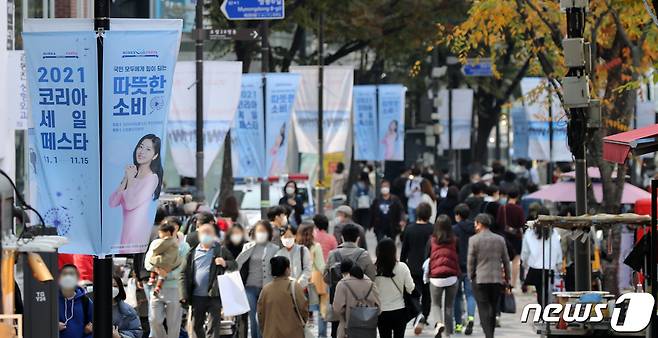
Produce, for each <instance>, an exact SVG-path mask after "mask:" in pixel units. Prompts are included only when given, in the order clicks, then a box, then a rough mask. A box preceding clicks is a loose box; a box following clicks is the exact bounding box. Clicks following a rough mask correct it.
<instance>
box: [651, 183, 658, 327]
mask: <svg viewBox="0 0 658 338" xmlns="http://www.w3.org/2000/svg"><path fill="white" fill-rule="evenodd" d="M656 190H658V180H656V179H652V180H651V233H650V236H651V237H650V238H649V239H650V240H651V243H650V244H649V277H650V278H649V279H650V285H651V296H653V299H656V298H657V297H658V276H656V254H655V253H656V249H657V248H658V234H656V231H658V230H657V229H658V228H657V227H656V223H657V222H656V219H657V218H658V191H656ZM651 313H652V317H653V318H652V319H651V322H650V323H651V324H650V325H651V328H650V331H651V335H650V337H651V338H657V337H658V322H657V319H658V318H656V302H654V303H653V310H652V312H651Z"/></svg>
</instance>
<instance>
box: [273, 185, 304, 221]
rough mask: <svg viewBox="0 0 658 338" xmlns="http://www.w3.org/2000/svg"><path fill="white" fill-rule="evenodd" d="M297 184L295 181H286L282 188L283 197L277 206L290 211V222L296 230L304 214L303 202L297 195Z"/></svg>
mask: <svg viewBox="0 0 658 338" xmlns="http://www.w3.org/2000/svg"><path fill="white" fill-rule="evenodd" d="M298 192H299V190H298V189H297V183H295V181H288V183H286V185H285V186H284V187H283V197H281V199H280V200H279V205H282V206H284V207H286V208H288V209H290V210H292V212H291V215H290V216H291V217H290V222H291V223H293V226H294V227H295V228H297V226H299V225H300V224H302V215H303V214H304V200H303V199H302V196H301V195H300V194H299V193H298Z"/></svg>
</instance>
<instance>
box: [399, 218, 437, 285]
mask: <svg viewBox="0 0 658 338" xmlns="http://www.w3.org/2000/svg"><path fill="white" fill-rule="evenodd" d="M433 231H434V229H433V226H432V224H430V223H427V224H418V223H414V224H411V225H409V226H408V227H407V228H406V229H405V230H404V239H403V240H402V251H401V252H400V261H401V262H404V263H406V264H407V266H408V267H409V270H410V271H411V275H412V276H422V275H423V262H425V259H426V258H427V252H426V249H427V242H428V241H429V239H430V237H431V236H432V232H433Z"/></svg>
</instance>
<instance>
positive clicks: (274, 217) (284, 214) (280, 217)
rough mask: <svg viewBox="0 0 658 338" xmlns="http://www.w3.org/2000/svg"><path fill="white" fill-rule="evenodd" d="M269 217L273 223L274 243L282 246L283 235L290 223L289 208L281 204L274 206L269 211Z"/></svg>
mask: <svg viewBox="0 0 658 338" xmlns="http://www.w3.org/2000/svg"><path fill="white" fill-rule="evenodd" d="M267 219H268V220H269V221H270V223H271V224H272V243H274V244H276V245H278V246H279V248H280V247H281V235H282V234H283V233H282V231H283V229H284V228H285V227H286V226H287V225H288V210H287V209H286V208H284V207H282V206H280V205H277V206H273V207H271V208H270V209H269V210H268V211H267Z"/></svg>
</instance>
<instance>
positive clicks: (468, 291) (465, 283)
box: [455, 274, 475, 324]
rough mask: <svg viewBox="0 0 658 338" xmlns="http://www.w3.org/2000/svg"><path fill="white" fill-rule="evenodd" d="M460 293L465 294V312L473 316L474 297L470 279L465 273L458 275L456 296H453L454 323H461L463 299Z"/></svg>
mask: <svg viewBox="0 0 658 338" xmlns="http://www.w3.org/2000/svg"><path fill="white" fill-rule="evenodd" d="M462 295H464V296H466V312H467V315H468V316H470V317H473V316H475V297H474V296H473V289H472V288H471V279H470V278H468V276H467V275H466V274H462V275H461V276H459V280H458V281H457V297H456V298H455V324H462V322H463V318H462V317H463V315H464V309H463V306H464V301H463V300H462Z"/></svg>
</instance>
